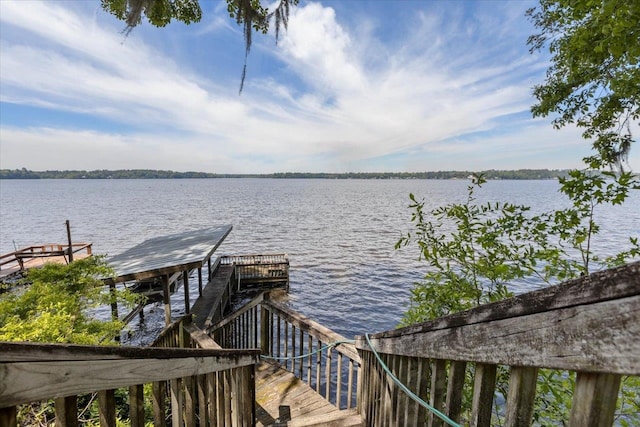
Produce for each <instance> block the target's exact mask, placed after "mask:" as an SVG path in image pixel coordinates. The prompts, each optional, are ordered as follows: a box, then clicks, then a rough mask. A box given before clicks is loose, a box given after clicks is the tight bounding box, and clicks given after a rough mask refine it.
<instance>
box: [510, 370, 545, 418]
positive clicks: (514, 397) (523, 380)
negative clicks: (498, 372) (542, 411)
mask: <svg viewBox="0 0 640 427" xmlns="http://www.w3.org/2000/svg"><path fill="white" fill-rule="evenodd" d="M537 381H538V368H527V367H522V366H513V367H511V371H510V372H509V392H508V395H507V414H506V417H505V418H506V420H505V427H528V426H530V425H531V416H532V415H533V401H534V399H535V397H536V382H537Z"/></svg>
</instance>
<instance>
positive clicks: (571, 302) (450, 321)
mask: <svg viewBox="0 0 640 427" xmlns="http://www.w3.org/2000/svg"><path fill="white" fill-rule="evenodd" d="M634 295H640V261H638V262H634V263H630V264H627V265H624V266H621V267H618V268H613V269H609V270H605V271H600V272H596V273H593V274H591V275H589V276H584V277H580V278H578V279H575V280H570V281H567V282H565V283H563V284H560V285H557V286H549V287H546V288H543V289H540V290H538V291H535V292H528V293H526V294H522V295H518V296H515V297H513V298H509V299H506V300H502V301H498V302H495V303H492V304H485V305H482V306H479V307H476V308H473V309H471V310H467V311H463V312H460V313H455V314H452V315H449V316H446V317H441V318H438V319H434V320H431V321H428V322H424V323H419V324H416V325H412V326H408V327H404V328H398V329H393V330H390V331H386V332H381V333H377V334H372V335H370V336H369V337H370V338H376V339H377V338H391V337H399V336H407V335H413V334H420V333H422V332H430V331H434V330H438V329H450V328H454V327H457V326H462V325H471V324H475V323H483V322H490V321H495V320H500V319H507V318H511V317H520V316H526V315H530V314H535V313H541V312H547V311H550V310H556V309H560V308H568V307H574V306H579V305H587V304H592V303H595V302H602V301H608V300H613V299H622V298H626V297H629V296H634ZM358 338H361V337H358Z"/></svg>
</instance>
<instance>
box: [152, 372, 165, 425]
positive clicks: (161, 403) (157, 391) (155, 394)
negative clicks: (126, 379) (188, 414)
mask: <svg viewBox="0 0 640 427" xmlns="http://www.w3.org/2000/svg"><path fill="white" fill-rule="evenodd" d="M166 394H167V383H166V382H165V381H159V382H154V383H153V386H152V399H153V425H154V426H156V427H166V425H167V421H166V417H165V413H166V410H167V408H166V404H165V400H164V399H165V396H166Z"/></svg>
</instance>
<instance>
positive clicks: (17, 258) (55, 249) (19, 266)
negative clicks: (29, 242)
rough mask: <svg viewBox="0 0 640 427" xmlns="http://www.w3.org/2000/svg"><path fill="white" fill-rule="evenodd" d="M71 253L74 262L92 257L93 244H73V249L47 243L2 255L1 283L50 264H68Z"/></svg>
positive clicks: (0, 267)
mask: <svg viewBox="0 0 640 427" xmlns="http://www.w3.org/2000/svg"><path fill="white" fill-rule="evenodd" d="M70 251H71V253H72V257H73V259H74V260H78V259H83V258H87V257H90V256H91V243H73V244H72V245H71V249H69V245H68V244H66V245H65V244H61V243H47V244H44V245H34V246H28V247H26V248H21V249H17V250H16V251H14V252H9V253H7V254H2V255H0V282H3V281H5V280H7V281H11V280H13V279H14V278H20V277H21V276H20V273H24V272H26V271H27V270H29V269H31V268H38V267H42V266H43V265H45V264H48V263H53V264H68V263H69V252H70Z"/></svg>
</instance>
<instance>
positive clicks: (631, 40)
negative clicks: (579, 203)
mask: <svg viewBox="0 0 640 427" xmlns="http://www.w3.org/2000/svg"><path fill="white" fill-rule="evenodd" d="M527 15H528V16H529V17H530V19H531V20H532V22H533V23H534V25H535V26H536V28H537V29H538V30H539V31H540V32H539V33H538V34H534V35H532V36H531V37H529V40H528V44H529V46H530V49H531V51H532V52H533V51H537V50H540V49H542V48H543V47H545V46H548V49H549V52H550V53H551V66H550V67H549V69H548V70H547V76H546V80H545V82H544V83H543V84H540V85H537V86H535V87H534V90H533V94H534V95H535V97H536V98H537V101H538V102H537V104H536V105H534V106H533V107H532V112H533V115H534V117H538V116H542V117H545V116H548V115H554V116H555V115H556V114H557V116H555V117H554V119H553V124H554V126H555V127H556V128H561V127H563V126H566V125H569V124H574V123H575V124H576V125H577V126H578V127H580V128H582V129H583V137H584V138H586V139H590V140H592V141H593V147H594V148H595V149H596V150H597V152H598V155H599V156H598V157H594V158H592V159H591V161H596V162H598V161H600V162H601V163H602V164H608V165H617V166H618V167H621V166H622V163H623V162H624V161H625V160H626V158H627V154H628V152H629V149H630V147H631V144H632V141H633V135H632V127H635V126H637V124H638V119H639V118H640V68H639V66H638V65H639V62H640V2H638V1H628V0H598V1H595V0H540V5H539V6H537V7H535V8H532V9H530V10H529V11H528V12H527Z"/></svg>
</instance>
